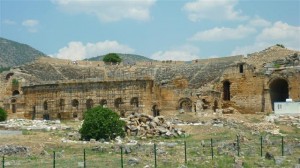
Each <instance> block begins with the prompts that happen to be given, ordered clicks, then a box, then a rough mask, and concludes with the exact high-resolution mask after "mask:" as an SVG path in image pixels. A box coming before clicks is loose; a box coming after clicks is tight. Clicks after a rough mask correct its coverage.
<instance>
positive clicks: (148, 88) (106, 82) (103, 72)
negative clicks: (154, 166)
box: [0, 46, 300, 135]
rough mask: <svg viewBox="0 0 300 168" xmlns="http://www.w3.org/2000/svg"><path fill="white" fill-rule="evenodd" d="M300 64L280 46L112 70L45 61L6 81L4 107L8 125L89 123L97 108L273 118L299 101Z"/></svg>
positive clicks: (0, 86)
mask: <svg viewBox="0 0 300 168" xmlns="http://www.w3.org/2000/svg"><path fill="white" fill-rule="evenodd" d="M299 60H300V52H299V51H292V50H289V49H286V48H282V47H280V46H272V47H269V48H267V49H265V50H263V51H261V52H257V53H253V54H249V55H247V56H230V57H222V58H211V59H202V60H194V61H192V62H177V61H161V62H159V61H157V62H136V63H135V64H130V65H128V64H120V65H106V64H104V63H103V62H101V61H95V62H90V61H76V62H71V61H68V60H59V59H54V58H41V59H39V60H36V61H35V62H32V63H29V64H26V65H22V66H18V67H14V68H12V69H10V71H5V72H3V73H1V74H0V106H2V107H4V109H5V110H6V111H8V113H9V118H27V119H50V120H55V119H82V117H83V113H84V112H85V111H86V110H87V109H89V108H92V107H93V106H97V105H102V106H106V107H109V108H111V109H113V110H115V111H116V112H118V113H119V114H120V115H121V116H122V117H127V116H130V114H132V113H143V114H147V115H151V116H153V117H156V116H160V115H163V116H172V115H175V114H180V113H192V114H202V113H211V112H223V113H232V112H235V111H238V112H241V113H256V112H263V113H269V112H272V111H273V110H274V106H273V104H274V102H282V101H285V100H286V99H287V98H290V99H292V100H293V101H299V100H300V73H299V72H300V63H299ZM139 124H141V123H139ZM137 126H139V127H147V126H144V125H142V126H141V125H137ZM130 131H132V129H131V128H130ZM169 131H170V130H169ZM161 132H162V131H161ZM171 132H172V130H171ZM131 133H132V132H130V134H131ZM154 135H155V134H154Z"/></svg>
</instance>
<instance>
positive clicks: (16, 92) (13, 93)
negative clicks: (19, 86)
mask: <svg viewBox="0 0 300 168" xmlns="http://www.w3.org/2000/svg"><path fill="white" fill-rule="evenodd" d="M19 94H20V92H19V91H18V90H14V91H13V92H12V95H13V96H16V95H19Z"/></svg>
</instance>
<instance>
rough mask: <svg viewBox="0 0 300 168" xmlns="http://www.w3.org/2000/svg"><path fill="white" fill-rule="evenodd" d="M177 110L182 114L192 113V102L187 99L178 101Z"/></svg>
mask: <svg viewBox="0 0 300 168" xmlns="http://www.w3.org/2000/svg"><path fill="white" fill-rule="evenodd" d="M178 103H179V109H180V110H183V112H192V108H193V102H192V100H191V99H189V98H182V99H180V100H179V102H178Z"/></svg>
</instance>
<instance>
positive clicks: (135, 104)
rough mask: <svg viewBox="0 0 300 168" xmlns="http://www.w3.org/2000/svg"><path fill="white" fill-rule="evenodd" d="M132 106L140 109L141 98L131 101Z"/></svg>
mask: <svg viewBox="0 0 300 168" xmlns="http://www.w3.org/2000/svg"><path fill="white" fill-rule="evenodd" d="M130 105H131V106H133V107H139V98H138V97H133V98H132V99H131V100H130Z"/></svg>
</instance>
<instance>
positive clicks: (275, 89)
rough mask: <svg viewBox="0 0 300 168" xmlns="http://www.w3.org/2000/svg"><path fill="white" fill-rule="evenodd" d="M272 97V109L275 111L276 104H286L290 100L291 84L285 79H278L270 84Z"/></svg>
mask: <svg viewBox="0 0 300 168" xmlns="http://www.w3.org/2000/svg"><path fill="white" fill-rule="evenodd" d="M269 88H270V90H269V91H270V97H271V103H272V109H273V110H274V102H285V101H286V99H287V98H289V84H288V82H287V80H285V79H283V78H277V79H274V80H272V81H271V82H270V84H269Z"/></svg>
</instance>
